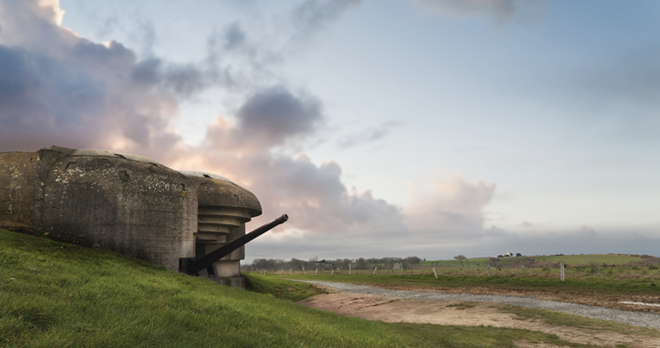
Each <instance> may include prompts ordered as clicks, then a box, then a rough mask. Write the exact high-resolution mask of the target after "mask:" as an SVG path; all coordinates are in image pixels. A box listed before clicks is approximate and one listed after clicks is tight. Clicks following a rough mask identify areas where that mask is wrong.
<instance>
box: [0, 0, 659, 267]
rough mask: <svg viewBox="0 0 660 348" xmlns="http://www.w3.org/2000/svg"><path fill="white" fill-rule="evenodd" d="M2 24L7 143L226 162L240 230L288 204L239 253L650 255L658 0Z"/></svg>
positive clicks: (198, 9) (39, 11) (96, 6)
mask: <svg viewBox="0 0 660 348" xmlns="http://www.w3.org/2000/svg"><path fill="white" fill-rule="evenodd" d="M39 4H41V6H40V5H39ZM58 8H61V9H62V10H64V11H65V14H64V16H63V17H62V18H63V19H62V21H61V23H60V22H59V21H58V20H57V18H58V17H57V13H58V11H56V9H58ZM19 14H20V16H19ZM17 18H21V19H22V20H20V21H19V20H18V19H17ZM44 23H47V24H44ZM0 27H2V30H1V31H0V45H1V46H0V48H3V50H4V51H3V52H5V51H6V52H5V53H2V52H0V53H2V54H0V60H2V61H4V65H5V66H9V65H8V64H10V63H11V64H15V65H16V66H19V67H22V68H21V69H18V68H17V69H14V70H12V71H16V74H4V75H3V74H0V99H1V98H2V95H3V94H4V95H5V98H9V97H10V96H12V95H23V96H26V97H25V98H23V99H13V100H19V101H12V103H10V104H7V105H10V107H5V108H3V107H1V106H0V150H2V151H9V150H35V149H38V148H40V147H43V146H47V145H51V144H56V145H60V146H70V147H78V148H107V149H112V150H116V151H123V152H127V153H134V154H138V155H144V156H147V157H150V158H152V159H154V160H157V161H160V162H161V163H164V164H166V165H170V166H172V167H175V168H179V169H188V170H205V171H209V172H216V173H218V174H221V175H225V176H227V177H229V178H230V179H232V180H234V181H236V182H237V183H239V184H242V185H244V186H245V187H247V188H249V189H250V190H252V191H253V192H255V194H257V196H258V197H259V198H260V199H261V201H262V204H263V205H264V216H263V218H260V219H257V220H256V221H255V222H253V223H251V225H252V227H256V226H258V225H259V224H260V223H263V222H265V221H266V220H269V219H271V218H273V217H275V216H277V215H279V214H281V213H283V212H287V213H289V214H290V215H291V217H292V219H291V221H290V222H289V223H287V225H285V226H283V227H282V228H281V229H280V231H279V232H277V233H271V234H270V235H267V236H264V237H261V238H260V239H259V240H256V241H254V242H252V243H251V244H250V246H249V247H248V251H247V256H248V261H249V260H250V259H252V258H256V257H259V258H261V257H266V258H291V257H298V258H307V257H314V256H318V257H321V258H336V257H353V258H354V257H359V256H365V257H371V256H409V255H417V256H419V257H423V258H428V259H436V258H451V257H453V256H455V255H458V254H463V255H466V256H469V257H472V256H489V255H497V254H501V253H503V252H506V251H513V252H522V253H523V254H556V253H564V254H572V253H609V252H615V253H640V254H644V253H646V254H654V253H655V254H656V255H657V252H655V248H654V246H655V245H657V243H658V241H659V240H658V236H659V234H658V231H659V228H660V219H659V218H658V216H659V214H657V213H656V209H657V207H658V206H660V181H659V180H658V177H659V174H660V164H659V161H658V160H657V157H658V155H657V154H656V153H657V149H658V148H660V147H659V145H660V140H659V139H658V136H657V134H658V133H659V132H658V131H659V130H660V120H659V117H660V115H659V113H660V98H659V97H660V63H658V62H660V36H658V33H660V2H657V1H651V0H648V1H644V0H638V1H603V0H593V1H560V0H555V1H553V0H526V1H522V0H465V1H453V0H411V1H404V0H399V1H394V0H370V1H369V0H364V1H358V0H317V1H302V0H298V1H293V0H291V1H278V2H277V3H274V2H267V1H263V0H251V1H237V0H231V1H230V0H227V1H202V0H198V1H192V2H174V1H143V2H139V3H136V2H130V1H123V0H116V1H105V2H89V1H82V0H62V1H60V2H59V3H57V2H56V1H52V0H50V1H42V2H40V3H39V2H37V1H25V2H20V3H15V2H14V1H10V0H2V1H0ZM64 28H67V29H64ZM113 41H114V44H111V43H110V42H113ZM19 52H20V53H19ZM10 58H11V59H10ZM21 62H22V63H21ZM26 62H29V64H28V63H26ZM43 62H48V64H46V63H43ZM49 64H50V65H49ZM26 66H27V67H31V68H25V67H26ZM49 66H57V67H59V68H58V69H54V70H53V71H55V72H50V71H51V70H48V69H47V67H49ZM35 67H38V68H35ZM30 69H34V71H41V72H42V73H40V74H36V75H35V73H34V71H33V70H30ZM43 71H49V74H50V75H48V80H47V83H45V82H44V83H42V84H40V85H39V86H48V87H43V88H39V89H33V90H38V91H39V92H38V93H37V92H30V93H26V92H22V93H23V94H17V93H18V92H16V90H17V89H18V88H17V87H16V84H15V82H14V81H33V80H35V79H37V80H38V79H40V78H42V77H44V76H46V75H45V74H44V73H43ZM3 79H4V80H5V81H3ZM3 82H4V83H3ZM12 83H14V84H12ZM25 84H26V85H28V84H27V82H26V83H25ZM21 86H22V85H21ZM31 91H32V90H31ZM35 105H36V106H35ZM44 110H48V111H46V112H44ZM3 139H4V140H3Z"/></svg>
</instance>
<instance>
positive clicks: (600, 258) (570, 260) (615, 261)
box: [420, 254, 641, 269]
mask: <svg viewBox="0 0 660 348" xmlns="http://www.w3.org/2000/svg"><path fill="white" fill-rule="evenodd" d="M525 259H533V260H536V261H545V262H555V263H556V262H559V261H564V263H565V264H568V265H576V266H577V265H591V264H597V265H602V264H607V265H624V264H628V263H630V262H634V261H639V260H641V258H640V257H639V256H630V255H618V254H588V255H561V256H557V255H554V256H519V257H501V258H499V261H498V262H497V263H496V265H498V266H501V267H502V266H504V267H511V266H515V265H517V264H520V263H521V262H522V261H523V260H525ZM488 260H490V258H487V257H486V258H483V257H480V258H473V259H467V260H464V261H463V263H462V264H461V262H460V261H458V260H428V261H420V266H428V267H433V266H435V267H436V268H437V267H463V268H468V263H469V268H482V269H483V268H486V263H487V262H488Z"/></svg>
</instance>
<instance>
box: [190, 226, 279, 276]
mask: <svg viewBox="0 0 660 348" xmlns="http://www.w3.org/2000/svg"><path fill="white" fill-rule="evenodd" d="M287 220H289V216H288V215H287V214H282V216H280V217H278V218H277V219H275V220H273V221H271V222H269V223H267V224H265V225H263V226H261V227H259V228H257V229H255V230H254V231H252V232H250V233H248V234H246V235H244V236H241V237H239V238H237V239H235V240H233V241H231V242H230V243H227V244H225V245H223V246H221V247H220V248H218V249H216V250H214V251H212V252H210V253H208V254H206V255H204V256H201V257H183V258H180V259H179V272H181V273H186V274H189V275H195V276H205V277H212V276H215V275H216V274H218V272H217V270H215V269H214V263H215V262H217V261H219V260H220V259H222V258H223V257H225V256H227V255H229V254H231V253H232V252H234V250H236V249H238V248H240V247H242V246H243V245H245V244H247V243H248V242H250V241H252V240H253V239H255V238H257V237H259V236H261V235H262V234H264V233H266V232H268V231H270V230H271V229H273V228H274V227H275V226H277V225H280V224H283V223H285V222H286V221H287Z"/></svg>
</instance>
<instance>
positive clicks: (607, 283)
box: [274, 268, 660, 296]
mask: <svg viewBox="0 0 660 348" xmlns="http://www.w3.org/2000/svg"><path fill="white" fill-rule="evenodd" d="M589 269H590V268H589ZM589 269H584V270H582V269H571V271H570V272H569V271H567V276H566V280H565V281H563V282H562V281H561V280H560V279H559V274H558V271H557V272H556V273H557V274H553V275H550V276H549V275H548V274H546V272H543V271H542V270H541V269H536V270H528V269H522V270H516V269H513V270H511V269H505V270H502V271H498V270H495V269H493V270H491V277H487V276H486V273H485V271H474V270H473V271H469V270H463V271H457V270H456V271H454V270H449V271H446V272H438V273H439V274H438V278H437V279H436V278H435V276H434V275H433V273H432V272H430V271H425V272H418V273H415V274H413V275H410V274H409V273H404V275H403V276H401V275H398V273H391V272H390V273H389V274H388V272H382V273H380V274H376V275H371V273H358V272H355V271H354V272H353V274H351V275H349V274H347V273H346V272H342V273H341V274H338V273H337V272H335V274H334V275H330V274H329V273H327V271H326V272H322V273H321V272H320V273H319V274H307V275H303V274H293V275H285V277H286V278H291V279H304V280H324V281H334V282H340V283H352V284H362V285H374V286H415V287H425V288H440V287H465V286H470V287H472V286H479V287H492V288H502V289H509V290H537V291H544V290H545V291H579V292H593V293H601V294H612V295H614V294H637V295H656V296H657V295H660V287H658V286H651V280H653V279H656V278H657V277H659V276H660V274H658V272H657V271H653V272H654V273H652V274H647V276H649V277H652V278H651V279H649V278H645V277H643V276H638V277H628V276H627V275H628V274H623V275H621V278H617V277H615V276H617V274H614V273H613V275H609V274H607V273H603V274H596V275H594V274H592V273H590V271H589ZM571 272H574V273H571ZM632 272H633V273H634V272H638V271H632ZM642 272H643V271H642ZM647 273H648V272H647ZM274 277H275V276H274ZM277 277H279V276H277ZM656 281H657V280H656Z"/></svg>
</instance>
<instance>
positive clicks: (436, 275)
mask: <svg viewBox="0 0 660 348" xmlns="http://www.w3.org/2000/svg"><path fill="white" fill-rule="evenodd" d="M433 274H434V275H435V277H436V278H438V273H437V272H436V271H435V267H433Z"/></svg>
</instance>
